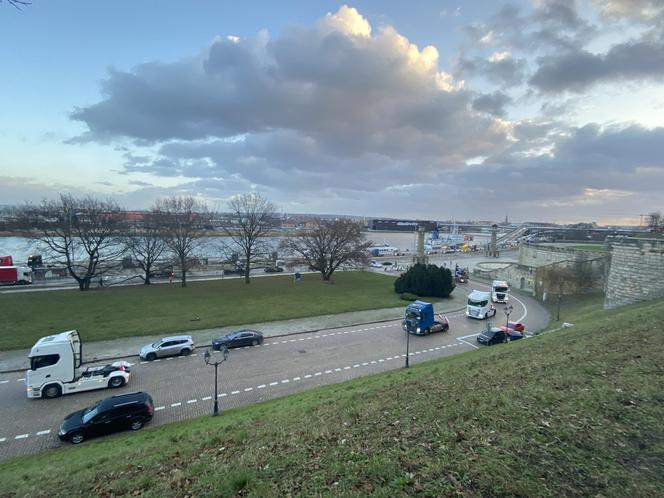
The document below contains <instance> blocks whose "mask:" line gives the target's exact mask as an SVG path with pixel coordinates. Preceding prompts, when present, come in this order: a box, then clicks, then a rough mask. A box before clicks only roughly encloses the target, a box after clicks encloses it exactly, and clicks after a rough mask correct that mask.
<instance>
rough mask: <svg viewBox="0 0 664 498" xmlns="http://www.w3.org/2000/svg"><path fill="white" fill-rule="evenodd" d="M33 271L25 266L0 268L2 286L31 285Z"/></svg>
mask: <svg viewBox="0 0 664 498" xmlns="http://www.w3.org/2000/svg"><path fill="white" fill-rule="evenodd" d="M31 283H32V270H31V269H30V268H26V267H25V266H0V284H11V285H13V284H31Z"/></svg>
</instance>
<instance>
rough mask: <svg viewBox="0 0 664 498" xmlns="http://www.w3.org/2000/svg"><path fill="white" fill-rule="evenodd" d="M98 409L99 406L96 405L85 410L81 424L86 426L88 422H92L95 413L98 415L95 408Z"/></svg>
mask: <svg viewBox="0 0 664 498" xmlns="http://www.w3.org/2000/svg"><path fill="white" fill-rule="evenodd" d="M98 407H99V405H98V404H97V405H94V406H90V407H88V408H86V409H85V411H84V412H83V423H86V424H87V423H88V422H89V421H90V420H92V419H93V418H94V417H95V416H96V415H97V413H98V410H97V408H98Z"/></svg>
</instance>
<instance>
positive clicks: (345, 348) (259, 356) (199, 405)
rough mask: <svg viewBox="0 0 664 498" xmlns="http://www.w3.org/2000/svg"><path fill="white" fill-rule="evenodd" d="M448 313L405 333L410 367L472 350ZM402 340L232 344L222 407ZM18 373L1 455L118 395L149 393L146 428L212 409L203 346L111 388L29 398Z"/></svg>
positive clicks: (0, 426)
mask: <svg viewBox="0 0 664 498" xmlns="http://www.w3.org/2000/svg"><path fill="white" fill-rule="evenodd" d="M512 304H513V305H514V311H513V314H512V317H511V318H512V319H517V320H519V319H524V318H525V322H526V323H527V324H528V327H529V331H535V330H538V329H541V328H543V327H544V326H545V325H546V323H547V321H548V315H547V313H546V311H545V310H544V309H543V308H542V307H541V306H540V305H539V304H537V303H536V302H535V301H533V300H532V299H530V298H527V297H522V296H519V297H516V296H513V299H512ZM499 310H500V307H499ZM498 313H499V314H498V315H497V317H496V318H495V319H494V320H493V321H494V323H495V324H496V325H499V324H501V323H503V320H504V319H505V317H504V315H503V316H501V314H500V311H499V312H498ZM449 318H450V325H451V327H450V331H449V332H447V333H445V334H433V335H430V336H426V337H416V336H411V337H410V362H411V364H416V363H419V362H423V361H427V360H431V359H434V358H441V357H444V356H450V355H454V354H459V353H462V352H465V351H470V350H472V349H474V348H477V347H478V346H477V342H476V340H475V337H474V336H475V335H476V334H477V333H478V331H479V330H481V329H482V328H484V327H485V326H486V323H485V322H482V321H477V320H473V319H469V318H466V317H465V315H464V314H463V312H455V313H452V314H450V315H449ZM406 337H407V335H406V334H405V333H404V332H403V331H402V329H401V323H400V321H397V320H395V321H391V322H380V323H374V324H365V325H361V326H355V327H345V328H336V329H328V330H323V331H318V332H313V333H306V334H296V335H290V336H284V337H275V338H266V340H265V343H264V344H263V345H262V346H258V347H253V348H251V347H249V348H241V349H234V350H232V351H231V353H230V355H229V357H228V360H227V361H226V362H225V363H223V364H222V365H221V366H220V368H219V393H220V394H219V400H220V406H221V409H222V411H223V410H225V409H228V408H234V407H238V406H243V405H249V404H253V403H257V402H260V401H264V400H268V399H273V398H278V397H281V396H285V395H288V394H292V393H296V392H300V391H303V390H307V389H312V388H315V387H318V386H321V385H325V384H333V383H337V382H342V381H345V380H348V379H352V378H356V377H361V376H364V375H370V374H374V373H378V372H383V371H386V370H391V369H395V368H401V367H403V366H404V362H405V356H406V355H405V353H406ZM494 347H496V346H494ZM498 347H509V345H504V346H498ZM130 361H133V362H136V360H135V359H131V360H130ZM22 377H23V375H22V374H17V373H13V374H3V375H0V397H1V399H2V403H1V404H0V459H5V458H11V457H15V456H18V455H26V454H32V453H36V452H39V451H42V450H44V449H47V448H54V447H57V446H60V445H61V444H62V443H60V442H59V440H58V439H57V431H58V427H59V424H60V423H61V421H62V419H63V418H64V417H65V415H67V414H68V413H71V412H73V411H75V410H79V409H81V408H84V407H86V406H89V405H91V404H93V403H94V402H95V401H97V400H99V399H101V398H104V397H107V396H111V395H113V394H120V393H122V392H131V391H146V392H149V393H150V394H151V395H152V397H153V399H154V401H155V407H156V413H155V417H154V419H153V421H152V422H151V424H150V425H149V426H148V428H146V430H149V427H150V426H156V425H161V424H165V423H169V422H174V421H177V420H182V419H187V418H192V417H198V416H202V415H206V414H210V413H211V412H212V403H213V400H212V394H213V393H214V385H213V379H214V369H213V368H212V367H209V366H207V365H205V363H204V361H203V350H202V349H198V350H197V351H196V352H195V353H194V354H192V355H191V356H189V357H182V358H181V357H177V358H171V359H162V360H157V361H155V362H152V363H148V362H136V363H135V364H134V365H133V366H132V378H131V380H130V382H129V384H128V385H127V386H125V387H123V388H121V389H118V390H113V391H111V390H99V391H90V392H85V393H78V394H72V395H68V396H64V397H61V398H57V399H52V400H41V399H40V400H29V399H27V397H26V394H25V385H24V381H23V379H22Z"/></svg>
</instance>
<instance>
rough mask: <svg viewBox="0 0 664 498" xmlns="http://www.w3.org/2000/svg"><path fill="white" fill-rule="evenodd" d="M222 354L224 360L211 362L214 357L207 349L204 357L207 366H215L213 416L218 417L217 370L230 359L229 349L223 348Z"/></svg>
mask: <svg viewBox="0 0 664 498" xmlns="http://www.w3.org/2000/svg"><path fill="white" fill-rule="evenodd" d="M220 352H221V354H222V359H221V360H219V361H217V360H215V361H210V360H211V358H212V355H211V354H210V350H209V349H206V350H205V354H204V355H203V359H204V360H205V364H206V365H212V366H214V409H213V410H212V415H213V416H216V415H219V396H217V379H218V377H217V369H218V368H219V365H221V364H222V363H223V362H225V361H226V360H227V359H228V348H227V347H226V346H222V349H221V351H220Z"/></svg>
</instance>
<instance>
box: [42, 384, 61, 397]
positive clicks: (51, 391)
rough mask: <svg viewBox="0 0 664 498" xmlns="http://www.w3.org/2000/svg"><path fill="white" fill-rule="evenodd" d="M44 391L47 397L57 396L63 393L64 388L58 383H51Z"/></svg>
mask: <svg viewBox="0 0 664 498" xmlns="http://www.w3.org/2000/svg"><path fill="white" fill-rule="evenodd" d="M42 392H43V393H44V397H45V398H47V399H52V398H57V397H59V396H61V395H62V390H61V389H60V386H59V385H57V384H50V385H48V386H46V387H45V388H44V390H43V391H42Z"/></svg>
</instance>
